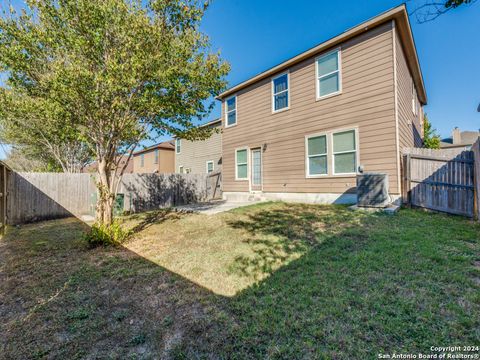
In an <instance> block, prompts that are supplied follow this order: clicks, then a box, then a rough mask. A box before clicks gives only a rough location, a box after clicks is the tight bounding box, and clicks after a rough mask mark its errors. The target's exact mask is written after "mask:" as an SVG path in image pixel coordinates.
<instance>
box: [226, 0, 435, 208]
mask: <svg viewBox="0 0 480 360" xmlns="http://www.w3.org/2000/svg"><path fill="white" fill-rule="evenodd" d="M217 98H218V99H219V100H221V101H222V121H223V127H224V128H223V134H222V157H223V167H222V178H223V191H224V194H225V197H226V198H229V197H230V198H232V199H233V198H245V197H247V196H251V195H248V194H249V193H252V192H260V193H262V195H261V196H262V197H264V198H266V199H285V200H293V201H304V202H319V203H320V202H354V201H355V200H356V195H355V184H356V173H357V171H358V170H357V169H358V166H359V165H362V167H363V168H364V171H365V172H381V173H386V174H388V176H389V191H390V194H391V195H392V199H398V198H399V197H400V194H401V175H400V174H401V173H400V166H401V165H400V164H401V152H402V148H404V147H413V146H421V145H422V134H423V130H422V121H421V120H422V118H423V111H422V106H423V105H425V104H426V102H427V98H426V92H425V88H424V84H423V79H422V74H421V70H420V65H419V62H418V58H417V52H416V49H415V44H414V40H413V36H412V32H411V28H410V24H409V20H408V15H407V11H406V7H405V6H404V5H401V6H399V7H396V8H394V9H391V10H389V11H387V12H385V13H383V14H381V15H379V16H377V17H375V18H373V19H370V20H368V21H366V22H364V23H362V24H360V25H358V26H356V27H354V28H351V29H349V30H346V31H345V32H343V33H341V34H340V35H338V36H336V37H333V38H331V39H330V40H328V41H326V42H324V43H321V44H320V45H318V46H315V47H314V48H312V49H310V50H308V51H306V52H304V53H301V54H300V55H297V56H295V57H293V58H291V59H290V60H287V61H285V62H283V63H281V64H279V65H277V66H275V67H273V68H271V69H269V70H266V71H264V72H262V73H260V74H258V75H256V76H255V77H253V78H251V79H248V80H246V81H244V82H242V83H240V84H239V85H236V86H234V87H232V88H231V89H229V90H227V91H225V92H223V93H222V94H220V95H219V96H218V97H217Z"/></svg>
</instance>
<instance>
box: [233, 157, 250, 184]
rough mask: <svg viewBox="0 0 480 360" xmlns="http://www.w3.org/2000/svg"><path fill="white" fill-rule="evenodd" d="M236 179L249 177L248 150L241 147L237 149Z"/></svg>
mask: <svg viewBox="0 0 480 360" xmlns="http://www.w3.org/2000/svg"><path fill="white" fill-rule="evenodd" d="M235 179H236V180H247V179H248V151H247V149H241V150H236V151H235Z"/></svg>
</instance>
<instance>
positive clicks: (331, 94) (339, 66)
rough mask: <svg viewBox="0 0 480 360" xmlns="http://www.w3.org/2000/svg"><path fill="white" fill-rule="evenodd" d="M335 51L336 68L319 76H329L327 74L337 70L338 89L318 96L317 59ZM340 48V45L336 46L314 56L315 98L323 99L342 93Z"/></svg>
mask: <svg viewBox="0 0 480 360" xmlns="http://www.w3.org/2000/svg"><path fill="white" fill-rule="evenodd" d="M335 52H336V53H337V59H338V69H337V70H335V71H332V72H329V73H328V74H324V75H322V76H321V77H322V78H323V77H326V76H329V75H332V74H334V73H336V72H338V90H337V91H335V92H333V93H330V94H327V95H323V96H320V76H319V75H318V74H319V72H318V60H320V59H321V58H323V57H325V56H328V55H331V54H333V53H335ZM342 89H343V87H342V48H341V47H336V48H335V49H332V50H330V51H327V52H325V53H323V54H321V55H319V56H317V57H316V58H315V91H316V93H315V97H316V100H317V101H318V100H323V99H328V98H329V97H332V96H337V95H340V94H341V93H342Z"/></svg>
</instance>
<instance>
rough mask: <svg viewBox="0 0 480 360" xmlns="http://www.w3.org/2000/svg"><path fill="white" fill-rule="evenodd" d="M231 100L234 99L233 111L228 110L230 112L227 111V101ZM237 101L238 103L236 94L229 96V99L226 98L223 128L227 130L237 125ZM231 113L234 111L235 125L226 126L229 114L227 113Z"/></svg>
mask: <svg viewBox="0 0 480 360" xmlns="http://www.w3.org/2000/svg"><path fill="white" fill-rule="evenodd" d="M232 98H235V110H230V111H228V105H227V102H228V100H230V99H232ZM237 101H238V98H237V94H235V95H232V96H230V97H228V98H226V99H225V127H226V128H229V127H232V126H236V125H237V124H238V111H237ZM232 111H235V124H231V125H229V124H228V113H229V112H232Z"/></svg>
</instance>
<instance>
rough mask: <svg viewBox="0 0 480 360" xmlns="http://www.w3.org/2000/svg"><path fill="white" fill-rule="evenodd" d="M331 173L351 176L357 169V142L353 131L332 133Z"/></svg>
mask: <svg viewBox="0 0 480 360" xmlns="http://www.w3.org/2000/svg"><path fill="white" fill-rule="evenodd" d="M332 138H333V173H334V174H353V173H356V168H357V141H356V139H355V130H349V131H343V132H338V133H334V134H333V136H332Z"/></svg>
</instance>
